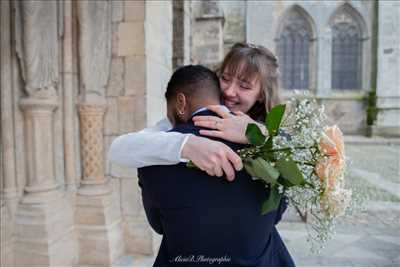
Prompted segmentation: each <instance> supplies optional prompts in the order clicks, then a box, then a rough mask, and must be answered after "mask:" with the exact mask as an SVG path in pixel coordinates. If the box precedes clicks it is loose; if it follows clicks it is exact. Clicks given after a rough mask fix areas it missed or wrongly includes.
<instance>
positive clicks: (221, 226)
mask: <svg viewBox="0 0 400 267" xmlns="http://www.w3.org/2000/svg"><path fill="white" fill-rule="evenodd" d="M196 115H198V116H201V115H214V116H215V115H216V114H215V113H212V112H211V111H208V110H206V111H203V112H200V113H198V114H196ZM171 131H175V132H181V133H192V134H195V135H199V127H197V126H195V125H194V124H193V122H192V121H191V120H190V122H189V123H187V124H180V125H177V126H176V127H175V128H174V129H172V130H171ZM219 141H222V142H224V143H225V144H227V145H228V146H229V147H231V148H232V149H234V150H237V149H240V148H242V147H243V146H242V145H238V144H233V143H230V142H226V141H223V140H219ZM160 149H162V147H160ZM138 174H139V186H140V187H141V189H142V200H143V204H144V208H145V211H146V216H147V219H148V221H149V223H150V225H151V226H152V228H153V229H154V230H155V231H156V232H158V233H159V234H162V235H163V238H162V242H161V247H160V250H159V253H158V255H157V258H156V261H155V263H154V266H156V267H164V266H210V265H212V266H231V267H235V266H253V267H292V266H295V265H294V263H293V260H292V258H291V256H290V255H289V252H288V251H287V249H286V247H285V245H284V243H283V241H282V239H281V237H280V235H279V233H278V232H277V230H276V228H275V224H276V223H277V222H278V221H279V220H280V218H281V216H282V213H283V212H284V210H285V209H286V204H285V202H282V203H281V205H280V207H279V209H278V211H273V212H270V213H268V214H266V215H261V203H262V202H263V201H264V200H265V199H266V198H267V196H268V193H269V192H268V190H267V189H266V188H265V186H264V184H263V183H262V182H260V181H254V180H253V179H252V178H251V177H250V176H249V175H248V174H247V173H246V172H245V171H244V170H242V171H240V172H236V175H235V180H234V181H233V182H228V181H226V179H225V178H224V177H222V178H219V177H213V176H209V175H208V174H207V173H206V172H202V171H199V170H196V169H191V168H188V167H186V164H184V163H180V164H177V165H166V166H150V167H145V168H140V169H139V170H138Z"/></svg>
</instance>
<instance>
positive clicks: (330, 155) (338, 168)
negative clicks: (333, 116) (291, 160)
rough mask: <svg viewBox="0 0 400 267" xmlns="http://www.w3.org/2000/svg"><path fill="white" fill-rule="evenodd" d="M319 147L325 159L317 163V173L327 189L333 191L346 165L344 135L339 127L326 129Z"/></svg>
mask: <svg viewBox="0 0 400 267" xmlns="http://www.w3.org/2000/svg"><path fill="white" fill-rule="evenodd" d="M319 147H320V150H321V152H322V154H323V155H324V157H323V158H321V159H320V160H319V161H318V162H317V164H316V166H315V172H316V173H317V176H318V177H319V178H320V180H321V182H322V183H324V184H325V189H326V190H332V189H333V188H335V187H336V184H337V183H338V182H339V181H338V180H340V178H341V174H342V172H343V169H344V165H345V160H344V143H343V134H342V132H341V131H340V129H339V127H337V126H336V125H334V126H331V127H326V128H325V129H324V133H323V134H322V137H321V139H320V142H319Z"/></svg>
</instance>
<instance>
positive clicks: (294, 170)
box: [276, 158, 305, 185]
mask: <svg viewBox="0 0 400 267" xmlns="http://www.w3.org/2000/svg"><path fill="white" fill-rule="evenodd" d="M276 168H277V169H278V170H279V172H280V173H281V176H282V177H283V178H284V179H286V180H287V181H289V182H290V183H291V184H292V185H302V184H304V183H305V180H304V176H303V174H302V172H301V171H300V169H299V167H298V166H297V164H296V163H295V162H294V161H293V160H292V159H291V158H282V159H280V160H278V161H277V162H276Z"/></svg>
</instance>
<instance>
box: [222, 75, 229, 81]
mask: <svg viewBox="0 0 400 267" xmlns="http://www.w3.org/2000/svg"><path fill="white" fill-rule="evenodd" d="M221 79H222V80H223V81H224V82H229V81H231V78H230V77H229V76H227V75H225V74H223V75H222V76H221Z"/></svg>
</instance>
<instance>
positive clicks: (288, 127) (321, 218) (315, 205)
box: [238, 97, 352, 252]
mask: <svg viewBox="0 0 400 267" xmlns="http://www.w3.org/2000/svg"><path fill="white" fill-rule="evenodd" d="M289 105H290V107H291V110H290V111H289V112H285V111H286V105H278V106H275V107H274V108H273V109H272V110H271V111H270V112H269V113H268V114H267V118H266V122H265V126H266V128H267V130H268V135H267V136H265V135H263V133H262V131H261V130H260V129H259V127H258V126H257V125H256V124H249V125H248V127H247V130H246V136H247V138H248V139H249V142H250V144H251V145H250V146H249V147H247V148H244V149H242V150H240V151H238V153H239V155H240V157H241V158H242V160H243V163H244V166H245V169H246V171H247V172H248V173H249V174H250V175H252V177H253V178H254V179H261V180H262V181H264V182H265V184H266V187H268V188H269V190H270V194H269V197H268V199H266V200H265V202H264V203H263V204H262V213H263V214H265V213H268V212H269V211H272V210H275V209H277V208H278V206H279V203H280V200H281V198H282V197H283V196H286V198H287V199H288V201H289V204H290V205H292V206H294V207H295V208H296V210H297V211H298V213H299V214H300V216H301V218H302V219H303V221H304V222H306V223H307V224H306V225H307V230H308V241H310V242H311V249H312V251H314V252H318V251H319V250H320V249H321V248H322V247H323V245H324V243H325V242H326V241H327V240H329V239H330V238H331V237H332V235H333V233H334V225H335V221H336V219H337V218H338V217H340V216H342V215H344V214H345V212H346V211H347V210H351V198H352V191H351V190H350V189H347V188H345V173H346V163H345V154H344V152H345V151H344V142H343V135H342V132H341V131H340V129H339V128H338V127H337V126H336V125H334V126H327V125H326V124H325V118H326V116H325V113H324V108H323V106H320V105H318V104H317V102H316V100H315V99H313V98H309V97H305V98H301V99H299V98H293V99H292V100H291V101H290V102H289Z"/></svg>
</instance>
